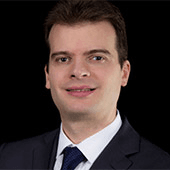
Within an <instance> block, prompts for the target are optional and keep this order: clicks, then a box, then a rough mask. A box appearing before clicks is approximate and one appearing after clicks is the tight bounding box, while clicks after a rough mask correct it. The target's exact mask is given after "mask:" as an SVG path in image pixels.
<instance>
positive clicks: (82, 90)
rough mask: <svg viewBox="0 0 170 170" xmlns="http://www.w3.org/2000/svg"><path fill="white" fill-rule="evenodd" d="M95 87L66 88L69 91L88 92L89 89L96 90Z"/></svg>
mask: <svg viewBox="0 0 170 170" xmlns="http://www.w3.org/2000/svg"><path fill="white" fill-rule="evenodd" d="M94 90H95V88H86V89H66V91H68V92H88V91H94Z"/></svg>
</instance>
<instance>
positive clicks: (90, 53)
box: [51, 49, 111, 58]
mask: <svg viewBox="0 0 170 170" xmlns="http://www.w3.org/2000/svg"><path fill="white" fill-rule="evenodd" d="M95 53H104V54H107V55H111V53H110V52H109V51H108V50H106V49H93V50H90V51H86V52H84V53H83V55H85V56H87V55H92V54H95ZM59 55H64V56H73V55H74V54H73V53H70V52H68V51H58V52H54V53H52V54H51V58H54V57H55V56H59Z"/></svg>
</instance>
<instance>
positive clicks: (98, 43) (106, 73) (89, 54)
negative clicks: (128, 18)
mask: <svg viewBox="0 0 170 170" xmlns="http://www.w3.org/2000/svg"><path fill="white" fill-rule="evenodd" d="M66 8H67V10H66ZM106 9H107V10H106ZM114 10H115V11H114ZM87 11H88V12H89V13H88V12H87ZM90 11H91V12H90ZM104 11H105V12H104ZM108 11H109V13H115V14H112V22H110V21H111V14H110V15H109V14H108ZM61 13H62V14H63V15H61ZM64 13H65V17H64ZM90 13H91V14H90ZM87 15H88V16H87ZM90 15H91V17H90V18H91V19H84V20H83V19H82V16H84V18H85V16H86V17H87V18H89V16H90ZM92 15H93V17H92ZM103 15H104V16H103ZM55 16H56V18H55ZM106 16H108V18H109V17H110V20H109V19H106ZM69 17H70V19H69ZM52 21H53V22H52ZM66 21H67V22H66ZM114 22H115V26H114V27H113V23H114ZM46 25H47V27H46V28H47V29H46V30H48V31H47V32H46V39H47V41H48V43H49V47H50V57H49V71H48V72H47V67H46V68H45V72H46V87H47V88H48V89H51V93H52V98H53V100H54V102H55V104H56V106H57V108H58V109H59V111H60V114H61V118H62V120H67V119H69V120H71V119H72V120H79V119H81V120H85V119H91V120H95V121H97V120H98V122H100V123H101V120H102V122H103V123H108V122H110V121H112V120H113V118H114V115H115V112H116V105H117V100H118V98H119V94H120V89H121V86H126V84H127V81H128V77H129V73H130V63H129V62H128V61H127V42H126V31H125V26H124V22H123V19H122V17H121V15H120V13H119V12H118V9H117V8H116V7H114V6H112V5H110V4H108V3H107V2H105V1H95V0H90V1H89V0H70V1H68V0H64V1H61V2H59V6H58V7H55V8H54V10H53V12H51V13H50V15H49V16H48V19H47V22H46ZM121 29H122V30H121ZM123 40H124V41H123ZM118 49H119V50H118Z"/></svg>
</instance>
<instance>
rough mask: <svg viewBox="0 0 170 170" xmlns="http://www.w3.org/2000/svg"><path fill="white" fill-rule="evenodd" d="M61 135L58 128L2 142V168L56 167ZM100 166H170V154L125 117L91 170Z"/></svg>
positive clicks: (0, 167)
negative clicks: (138, 130) (132, 125)
mask: <svg viewBox="0 0 170 170" xmlns="http://www.w3.org/2000/svg"><path fill="white" fill-rule="evenodd" d="M58 137H59V129H57V130H55V131H53V132H49V133H46V134H43V135H41V136H38V137H34V138H32V139H26V140H23V141H19V142H13V143H7V144H3V145H2V146H1V147H0V169H53V167H54V163H55V156H56V151H57V145H58ZM101 140H102V139H101ZM98 169H102V170H109V169H121V170H122V169H136V170H137V169H138V170H139V169H169V170H170V156H169V155H168V154H167V153H166V152H164V151H162V150H161V149H159V148H158V147H156V146H155V145H153V144H151V143H150V142H148V141H147V140H145V139H144V138H142V137H140V136H139V135H138V133H137V132H136V131H135V130H134V129H133V128H132V127H131V125H130V124H129V122H128V121H127V119H126V118H123V125H122V127H121V129H120V130H119V132H118V133H117V134H116V136H115V137H114V138H113V139H112V140H111V142H110V143H109V144H108V146H107V147H106V148H105V149H104V151H103V152H102V153H101V154H100V156H99V157H98V159H97V160H96V161H95V162H94V164H93V165H92V167H91V170H98Z"/></svg>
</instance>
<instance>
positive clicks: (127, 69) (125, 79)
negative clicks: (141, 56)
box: [121, 60, 131, 87]
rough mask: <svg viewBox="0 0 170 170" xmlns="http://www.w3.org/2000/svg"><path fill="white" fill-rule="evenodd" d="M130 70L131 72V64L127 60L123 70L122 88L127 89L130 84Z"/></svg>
mask: <svg viewBox="0 0 170 170" xmlns="http://www.w3.org/2000/svg"><path fill="white" fill-rule="evenodd" d="M130 70H131V66H130V62H129V61H128V60H126V61H125V62H124V64H123V68H122V83H121V86H122V87H125V86H126V85H127V83H128V80H129V75H130Z"/></svg>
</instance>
